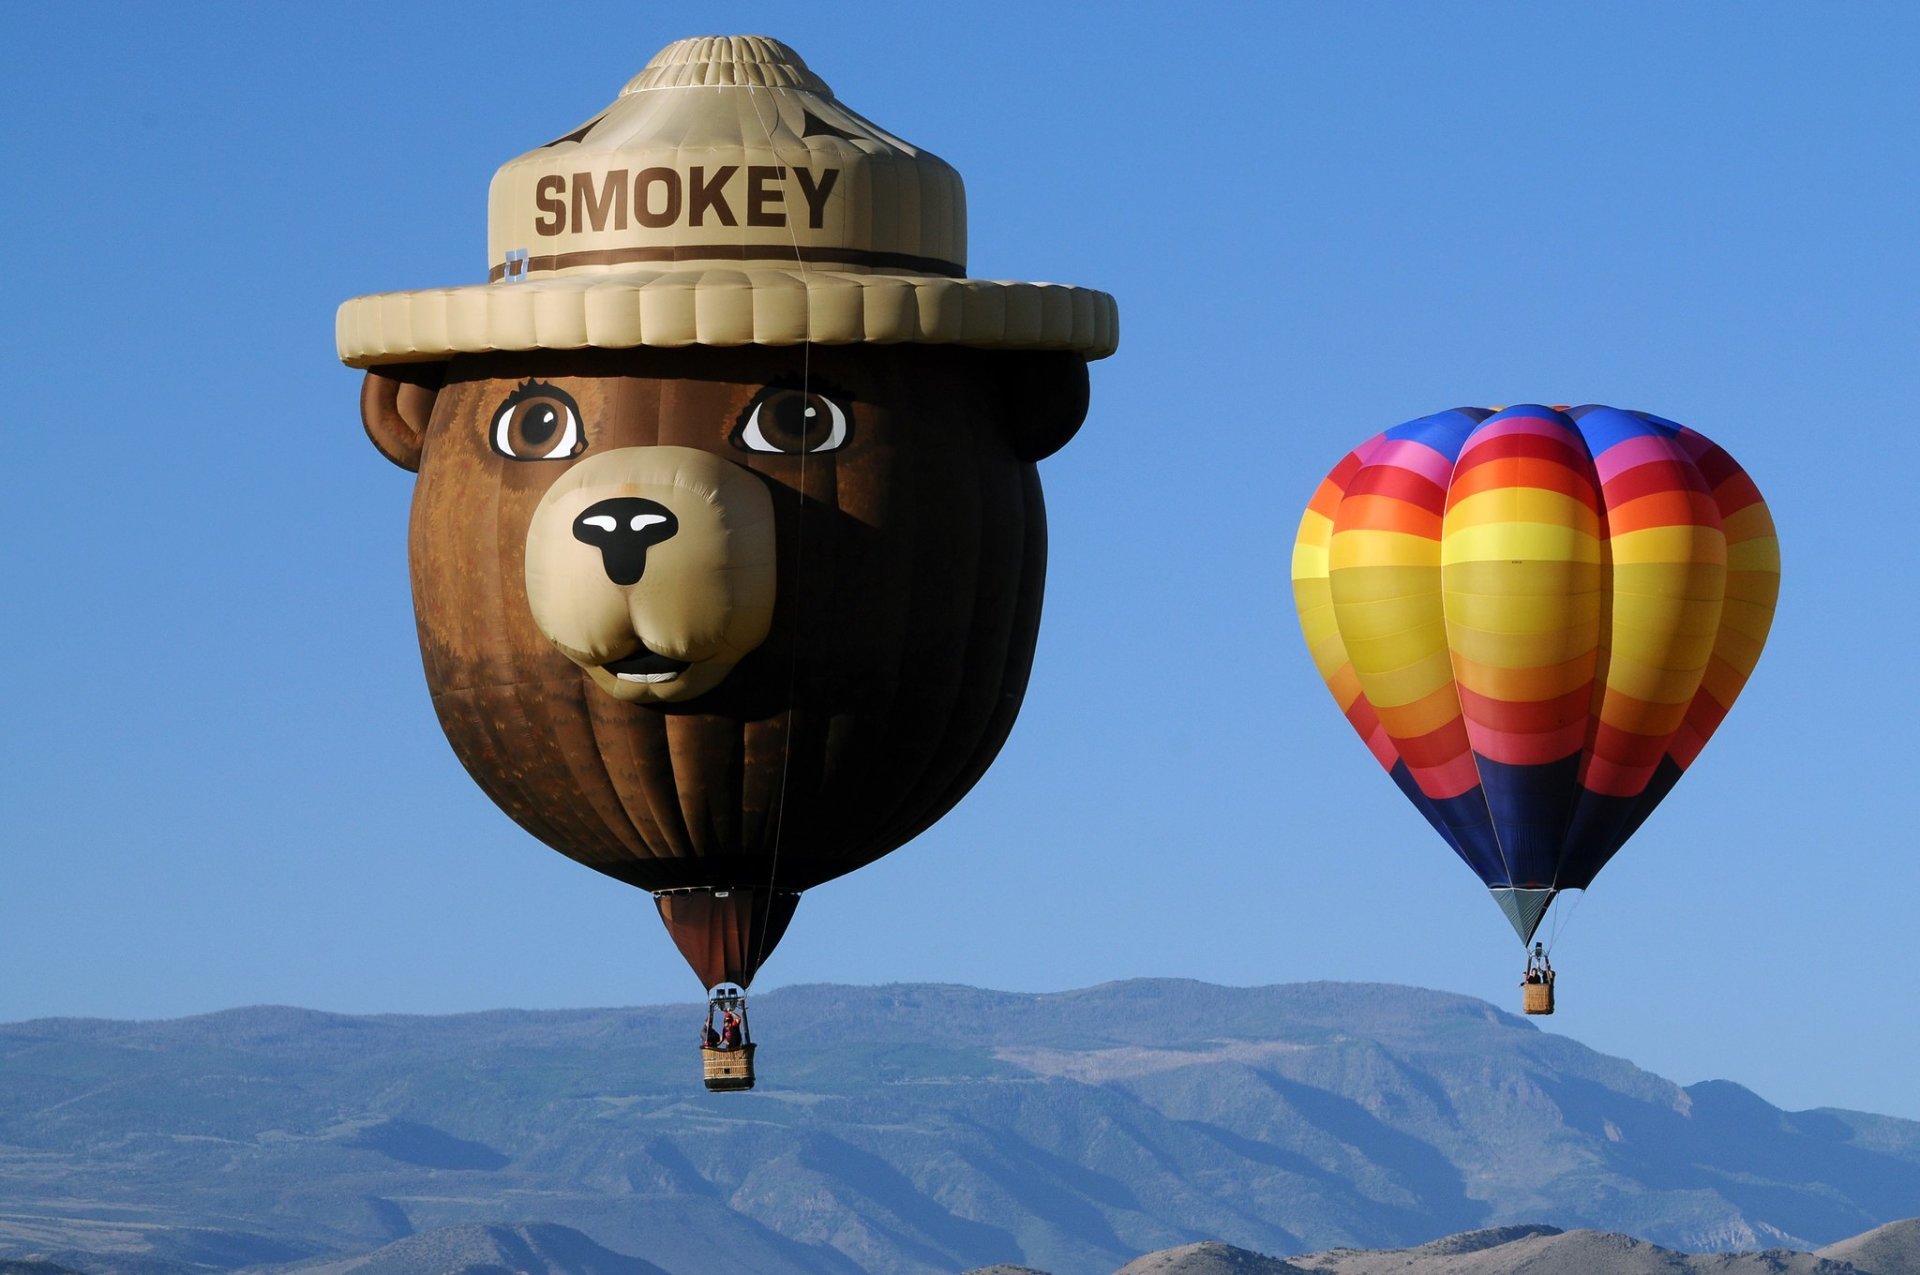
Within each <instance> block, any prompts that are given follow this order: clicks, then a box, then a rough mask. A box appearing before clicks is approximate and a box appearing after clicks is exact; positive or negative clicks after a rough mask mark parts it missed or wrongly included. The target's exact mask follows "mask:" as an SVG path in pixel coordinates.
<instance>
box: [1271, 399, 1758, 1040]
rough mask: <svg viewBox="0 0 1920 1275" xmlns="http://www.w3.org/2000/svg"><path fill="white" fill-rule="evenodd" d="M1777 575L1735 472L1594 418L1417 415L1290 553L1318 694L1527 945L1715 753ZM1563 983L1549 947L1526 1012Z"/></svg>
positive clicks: (1750, 498) (1340, 490) (1513, 413)
mask: <svg viewBox="0 0 1920 1275" xmlns="http://www.w3.org/2000/svg"><path fill="white" fill-rule="evenodd" d="M1779 584H1780V551H1779V542H1778V540H1777V539H1776V538H1775V534H1774V526H1773V520H1772V518H1771V516H1770V515H1769V514H1768V512H1767V507H1766V503H1765V502H1764V501H1763V500H1762V499H1761V498H1760V492H1759V490H1758V489H1757V488H1756V487H1755V486H1754V484H1753V481H1752V480H1751V479H1750V478H1748V477H1747V475H1746V473H1745V471H1743V470H1742V469H1741V468H1740V466H1739V465H1737V464H1736V463H1734V460H1733V458H1732V457H1731V456H1729V455H1728V454H1727V453H1726V452H1725V451H1724V450H1722V449H1721V448H1720V447H1718V446H1716V445H1715V444H1714V443H1713V442H1712V441H1710V440H1709V439H1707V438H1706V437H1704V436H1703V435H1701V434H1699V433H1697V432H1695V431H1694V430H1691V429H1688V428H1687V427H1685V426H1683V425H1678V424H1675V423H1674V422H1672V421H1669V420H1665V419H1662V418H1661V417H1658V416H1653V415H1651V414H1649V413H1646V412H1636V411H1622V410H1619V409H1617V408H1611V407H1602V406H1597V405H1589V406H1585V407H1575V408H1571V409H1564V408H1556V407H1542V406H1537V405H1523V406H1517V407H1508V408H1505V409H1502V410H1497V411H1496V410H1491V409H1485V408H1456V409H1454V410H1452V411H1447V412H1440V413H1437V414H1436V415H1433V416H1424V417H1421V418H1420V419H1418V420H1413V421H1408V422H1407V423H1406V424H1404V425H1397V426H1395V427H1394V428H1392V429H1390V430H1387V431H1386V432H1385V433H1383V434H1380V435H1377V436H1376V437H1374V438H1372V439H1370V440H1368V441H1367V442H1366V443H1364V444H1362V445H1361V446H1360V447H1358V448H1356V449H1355V450H1354V451H1352V452H1350V453H1348V454H1347V456H1346V457H1345V458H1344V459H1343V460H1342V461H1341V462H1340V463H1339V464H1338V465H1337V466H1335V467H1334V470H1333V472H1332V473H1330V474H1329V475H1327V478H1326V480H1325V481H1324V482H1322V483H1321V484H1320V487H1319V490H1318V491H1316V492H1315V493H1314V496H1313V500H1312V503H1311V504H1310V505H1309V506H1308V508H1307V511H1306V514H1305V516H1304V517H1303V518H1302V519H1301V522H1300V531H1299V536H1298V538H1297V539H1296V541H1295V544H1294V554H1293V588H1294V600H1295V604H1296V605H1297V607H1298V608H1299V613H1300V624H1301V627H1302V629H1303V631H1304V633H1305V635H1306V639H1307V644H1308V647H1309V648H1310V650H1311V652H1312V655H1313V660H1314V665H1315V667H1316V669H1317V670H1318V671H1319V673H1320V676H1321V678H1322V679H1323V680H1324V681H1325V682H1326V684H1327V687H1328V689H1329V690H1331V691H1332V692H1333V696H1334V699H1335V701H1336V702H1338V704H1339V705H1340V710H1341V712H1342V713H1344V714H1345V715H1346V718H1347V721H1348V722H1349V723H1350V724H1351V725H1352V726H1353V728H1354V730H1355V731H1357V732H1358V733H1359V735H1360V738H1361V739H1363V740H1364V741H1366V745H1367V747H1368V748H1369V749H1370V750H1371V751H1372V753H1373V755H1374V758H1375V759H1376V760H1377V761H1378V762H1379V763H1380V764H1381V766H1382V767H1384V768H1385V769H1386V770H1387V772H1388V773H1389V774H1390V775H1391V776H1392V777H1393V781H1394V783H1395V784H1397V785H1398V786H1399V788H1400V791H1401V792H1402V793H1404V794H1405V795H1406V797H1407V799H1408V800H1409V801H1411V802H1412V803H1413V805H1414V807H1415V808H1416V809H1418V810H1419V811H1420V813H1421V814H1422V815H1424V816H1426V819H1427V821H1428V822H1429V823H1430V824H1432V825H1433V828H1434V831H1435V832H1437V833H1438V834H1439V835H1440V837H1441V838H1442V839H1443V840H1444V841H1445V842H1446V843H1447V844H1448V845H1449V846H1451V847H1452V848H1453V850H1454V852H1455V853H1456V854H1458V855H1459V856H1460V858H1461V859H1462V860H1464V861H1465V862H1466V864H1467V866H1468V867H1470V868H1472V869H1473V871H1474V872H1475V873H1476V874H1477V875H1478V876H1479V877H1480V879H1481V880H1482V881H1484V882H1485V883H1486V885H1487V888H1488V889H1489V890H1490V891H1492V894H1493V898H1494V901H1495V902H1496V903H1498V904H1499V906H1500V909H1501V911H1502V912H1503V913H1505V914H1506V917H1507V919H1508V920H1509V921H1511V922H1512V924H1513V928H1514V931H1515V933H1517V934H1518V935H1519V936H1520V941H1521V943H1522V945H1525V944H1527V943H1529V942H1533V941H1534V936H1535V933H1536V931H1537V930H1538V929H1539V927H1540V923H1541V920H1542V918H1543V917H1544V916H1545V915H1546V912H1547V909H1548V907H1549V906H1550V905H1551V904H1552V903H1553V901H1554V899H1555V897H1556V896H1557V895H1558V894H1559V893H1560V892H1561V891H1563V890H1584V889H1586V888H1587V887H1588V885H1589V884H1590V883H1591V882H1592V881H1593V878H1594V876H1595V874H1596V873H1598V872H1599V871H1600V869H1601V868H1602V867H1604V866H1605V865H1606V863H1607V860H1609V859H1610V858H1612V857H1613V855H1614V853H1615V852H1616V851H1618V850H1619V849H1620V847H1621V846H1622V845H1623V844H1624V843H1625V842H1626V840H1627V839H1628V838H1629V837H1631V836H1632V835H1633V833H1634V831H1635V830H1636V829H1638V828H1639V827H1640V825H1641V824H1642V823H1643V822H1645V821H1646V818H1647V816H1648V815H1649V814H1651V813H1652V812H1653V809H1654V807H1655V806H1657V805H1658V804H1659V803H1660V801H1661V799H1662V798H1664V797H1665V796H1666V795H1667V793H1668V792H1670V791H1671V790H1672V789H1673V786H1674V784H1675V783H1677V782H1678V781H1679V779H1680V776H1681V775H1682V774H1683V773H1684V772H1685V771H1686V769H1687V768H1688V767H1689V766H1691V765H1692V764H1693V761H1694V759H1695V758H1696V757H1698V756H1699V755H1700V750H1701V749H1702V748H1703V747H1705V745H1706V742H1707V740H1708V739H1709V738H1710V737H1711V736H1712V735H1713V733H1714V731H1715V730H1716V729H1718V728H1719V725H1720V723H1721V721H1722V719H1723V718H1725V716H1726V714H1727V710H1728V709H1729V708H1731V707H1732V705H1733V701H1734V699H1735V697H1737V696H1738V695H1739V693H1740V690H1741V688H1742V687H1743V686H1744V685H1745V684H1746V681H1747V678H1748V676H1749V675H1751V673H1752V672H1753V668H1754V664H1755V662H1756V661H1757V660H1758V659H1759V657H1760V648H1761V646H1762V645H1763V644H1764V643H1765V641H1766V637H1767V630H1768V627H1769V626H1770V625H1771V623H1772V620H1773V610H1774V602H1775V599H1776V597H1777V596H1778V593H1779ZM1552 977H1553V975H1552V972H1551V968H1550V966H1547V965H1546V962H1545V953H1544V951H1543V949H1542V947H1541V945H1540V944H1538V943H1535V944H1534V948H1533V956H1532V957H1531V958H1530V960H1529V979H1530V981H1529V983H1528V985H1527V997H1526V1000H1527V1009H1528V1012H1532V1013H1551V1012H1552V1005H1553V996H1552V988H1553V983H1552Z"/></svg>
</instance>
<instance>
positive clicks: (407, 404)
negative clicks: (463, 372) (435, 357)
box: [360, 363, 447, 473]
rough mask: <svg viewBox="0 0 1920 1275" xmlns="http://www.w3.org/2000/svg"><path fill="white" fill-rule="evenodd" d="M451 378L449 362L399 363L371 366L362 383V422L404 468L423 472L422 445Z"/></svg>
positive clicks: (383, 450) (377, 443)
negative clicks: (435, 404) (436, 400)
mask: <svg viewBox="0 0 1920 1275" xmlns="http://www.w3.org/2000/svg"><path fill="white" fill-rule="evenodd" d="M446 379H447V365H446V364H445V363H396V364H393V365H391V366H388V367H375V368H368V369H367V379H366V380H365V381H364V382H362V383H361V386H360V423H361V424H362V425H365V426H366V427H367V437H368V438H370V439H372V440H373V445H374V446H375V447H378V448H379V449H380V454H381V455H382V456H385V457H386V458H387V459H388V460H390V461H392V462H393V463H394V464H396V465H398V466H400V468H402V469H411V470H413V471H414V472H415V473H418V472H419V471H420V448H421V445H422V444H423V443H425V442H426V438H427V422H428V421H429V420H431V419H432V418H433V400H434V398H435V397H437V396H438V395H439V393H440V386H441V384H442V383H443V382H444V381H445V380H446Z"/></svg>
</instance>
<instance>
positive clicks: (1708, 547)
mask: <svg viewBox="0 0 1920 1275" xmlns="http://www.w3.org/2000/svg"><path fill="white" fill-rule="evenodd" d="M1607 551H1608V553H1610V554H1611V555H1612V557H1613V561H1614V565H1615V566H1620V565H1623V564H1630V563H1639V562H1700V563H1711V564H1715V565H1725V563H1726V561H1727V538H1726V537H1725V536H1723V535H1721V534H1720V532H1719V530H1718V529H1717V528H1714V527H1648V528H1646V529H1645V530H1644V531H1627V532H1622V533H1621V534H1620V535H1617V536H1613V537H1610V538H1609V539H1608V540H1607Z"/></svg>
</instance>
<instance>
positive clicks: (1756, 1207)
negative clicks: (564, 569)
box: [0, 981, 1920, 1275]
mask: <svg viewBox="0 0 1920 1275" xmlns="http://www.w3.org/2000/svg"><path fill="white" fill-rule="evenodd" d="M754 1008H755V1012H754V1025H755V1029H756V1034H757V1036H758V1037H759V1039H760V1040H761V1041H762V1052H761V1059H760V1061H761V1070H762V1074H763V1083H762V1088H760V1089H759V1090H756V1091H755V1092H753V1093H752V1094H748V1095H707V1094H705V1093H703V1092H701V1091H700V1090H699V1088H698V1083H697V1080H696V1077H695V1071H696V1066H695V1062H694V1059H693V1057H692V1053H691V1048H690V1046H691V1043H692V1039H693V1033H694V1029H695V1027H696V1025H697V1022H698V1018H697V1014H696V1012H695V1011H694V1010H693V1009H692V1008H691V1007H686V1006H681V1007H664V1008H662V1007H655V1008H646V1009H634V1010H581V1011H552V1012H540V1011H497V1012H490V1013H483V1014H466V1015H458V1016H449V1017H409V1016H373V1017H355V1016H345V1015H329V1014H320V1013H315V1012H311V1011H303V1010H289V1009H279V1008H259V1009H247V1010H235V1011H229V1012H227V1013H223V1014H213V1015H206V1016H203V1017H199V1018H193V1019H184V1020H178V1021H175V1022H163V1023H116V1022H105V1021H100V1020H43V1021H38V1022H32V1023H22V1024H15V1025H11V1026H5V1027H0V1251H8V1252H14V1253H22V1254H24V1253H39V1254H47V1255H52V1254H54V1253H56V1252H58V1251H60V1250H74V1251H78V1252H83V1253H94V1254H101V1253H109V1254H112V1253H119V1254H124V1255H125V1256H126V1257H129V1258H131V1257H134V1256H136V1255H144V1256H145V1257H147V1258H148V1259H149V1260H155V1259H157V1260H159V1261H162V1262H169V1263H174V1262H177V1263H182V1264H184V1265H186V1266H189V1267H200V1268H213V1269H236V1268H241V1267H248V1266H259V1265H263V1264H270V1263H288V1262H301V1261H305V1260H318V1259H323V1258H331V1257H334V1256H341V1255H352V1254H361V1253H365V1252H367V1251H368V1250H371V1249H373V1248H376V1247H378V1246H380V1245H382V1244H385V1243H387V1242H390V1241H393V1240H399V1239H404V1238H406V1237H407V1236H408V1235H410V1234H412V1233H414V1232H416V1231H419V1232H425V1231H432V1230H436V1229H438V1228H442V1227H448V1226H476V1225H500V1224H520V1223H526V1224H532V1223H553V1224H558V1225H560V1226H563V1227H572V1228H576V1229H577V1230H579V1231H581V1232H583V1233H584V1234H585V1235H586V1236H589V1237H591V1240H592V1241H593V1242H595V1243H597V1244H599V1245H602V1246H604V1247H605V1248H606V1249H607V1250H611V1251H612V1252H613V1253H615V1254H627V1253H631V1254H636V1255H638V1256H639V1257H640V1258H642V1259H644V1260H646V1261H650V1262H653V1263H655V1264H657V1265H658V1266H660V1267H663V1268H665V1269H666V1270H668V1271H670V1272H674V1275H682V1273H683V1272H686V1273H688V1275H690V1273H691V1272H693V1271H697V1270H706V1269H709V1268H710V1267H711V1265H712V1261H713V1257H714V1254H715V1250H714V1245H715V1239H716V1237H717V1236H725V1237H726V1240H727V1243H728V1246H729V1247H728V1251H727V1256H728V1258H729V1260H730V1261H731V1262H732V1264H733V1266H734V1268H735V1269H742V1270H752V1271H755V1272H764V1273H766V1275H785V1273H786V1272H795V1273H798V1272H834V1273H836V1275H837V1273H843V1272H845V1273H851V1272H854V1271H866V1270H871V1271H876V1272H882V1271H884V1272H895V1271H897V1272H923V1271H924V1272H933V1271H941V1272H952V1271H956V1270H960V1269H964V1268H967V1267H982V1266H991V1265H993V1264H995V1263H1001V1264H1006V1265H1025V1266H1029V1267H1034V1268H1038V1269H1042V1270H1050V1271H1053V1272H1055V1275H1106V1273H1107V1272H1111V1271H1113V1270H1115V1269H1116V1268H1117V1267H1119V1266H1120V1265H1122V1264H1123V1263H1125V1262H1126V1261H1128V1260H1129V1259H1130V1258H1132V1257H1134V1256H1136V1255H1138V1254H1141V1253H1144V1252H1151V1251H1154V1250H1161V1249H1168V1248H1174V1247H1177V1246H1180V1245H1183V1244H1191V1243H1193V1242H1195V1241H1199V1240H1222V1241H1225V1242H1227V1243H1229V1244H1232V1245H1237V1246H1240V1247H1242V1248H1245V1249H1248V1250H1253V1251H1257V1252H1261V1253H1281V1254H1297V1253H1301V1252H1304V1251H1308V1250H1327V1249H1331V1248H1334V1247H1337V1246H1354V1247H1361V1246H1374V1247H1392V1246H1406V1245H1414V1244H1419V1243H1421V1242H1423V1241H1426V1240H1430V1239H1433V1238H1434V1237H1436V1236H1441V1235H1446V1234H1450V1233H1453V1232H1460V1231H1469V1230H1473V1229H1475V1228H1481V1227H1487V1226H1495V1225H1500V1224H1503V1223H1518V1222H1547V1223H1552V1224H1553V1225H1555V1226H1560V1227H1566V1228H1569V1229H1574V1228H1582V1227H1587V1228H1595V1229H1600V1230H1613V1231H1622V1232H1628V1233H1632V1234H1636V1235H1640V1236H1642V1237H1645V1238H1648V1239H1652V1240H1656V1241H1659V1242H1661V1243H1663V1244H1666V1245H1668V1246H1670V1247H1673V1248H1677V1249H1690V1250H1695V1251H1698V1250H1702V1249H1732V1248H1765V1247H1774V1246H1778V1247H1798V1248H1811V1247H1813V1246H1814V1245H1816V1244H1819V1243H1825V1242H1832V1241H1837V1240H1841V1239H1842V1238H1844V1237H1848V1236H1854V1235H1857V1234H1858V1233H1860V1232H1863V1231H1866V1230H1868V1229H1869V1228H1872V1227H1874V1226H1876V1225H1878V1224H1880V1223H1884V1222H1887V1221H1890V1220H1893V1219H1895V1218H1900V1217H1905V1216H1908V1215H1910V1214H1912V1213H1914V1212H1916V1211H1920V1124H1914V1123H1912V1122H1907V1121H1900V1120H1894V1119H1891V1118H1888V1117H1879V1116H1871V1115H1864V1114H1860V1113H1851V1112H1837V1111H1817V1112H1799V1113H1787V1112H1782V1111H1779V1110H1778V1109H1776V1108H1773V1107H1771V1106H1769V1105H1767V1104H1766V1103H1764V1102H1762V1101H1761V1100H1760V1099H1759V1098H1757V1097H1756V1096H1754V1095H1752V1094H1751V1093H1748V1092H1747V1091H1746V1090H1744V1089H1741V1088H1740V1087H1739V1086H1737V1085H1732V1084H1728V1083H1726V1082H1710V1083H1708V1084H1703V1085H1695V1086H1692V1087H1690V1088H1686V1089H1683V1088H1681V1087H1679V1086H1677V1085H1674V1084H1672V1083H1670V1082H1668V1081H1665V1080H1663V1079H1661V1078H1659V1077H1657V1076H1653V1075H1650V1074H1649V1073H1646V1072H1643V1071H1641V1070H1639V1069H1638V1068H1635V1067H1634V1066H1632V1065H1631V1064H1630V1063H1627V1062H1625V1061H1623V1060H1620V1059H1615V1058H1608V1057H1605V1056H1603V1055H1600V1054H1596V1053H1594V1052H1593V1051H1591V1050H1588V1049H1586V1048H1585V1047H1583V1046H1581V1045H1579V1044H1578V1043H1576V1042H1574V1041H1571V1040H1568V1039H1566V1038H1564V1037H1560V1036H1555V1035H1552V1034H1550V1033H1544V1032H1541V1031H1539V1030H1536V1029H1535V1027H1534V1026H1533V1025H1532V1024H1530V1023H1528V1022H1526V1021H1525V1020H1523V1019H1520V1018H1518V1017H1515V1016H1512V1015H1508V1014H1504V1013H1502V1012H1500V1011H1498V1010H1496V1009H1495V1008H1493V1007H1492V1006H1490V1005H1487V1004H1485V1003H1484V1002H1481V1001H1477V1000H1473V999H1471V998H1466V997H1459V996H1450V995H1445V994H1441V993H1433V992H1423V991H1418V990H1415V989H1409V988H1395V987H1380V986H1367V985H1351V984H1307V985H1294V986H1284V987H1270V988H1257V989H1226V988H1218V987H1212V986H1209V985H1205V984H1199V983H1183V982H1161V981H1152V982H1135V983H1124V984H1112V985H1108V986H1105V987H1098V988H1091V989H1086V990H1084V991H1077V992H1068V993H1060V994H1054V995H1046V996H1038V995H1024V994H1016V993H1004V992H990V991H980V990H977V989H971V988H962V987H946V986H936V987H928V986H897V987H881V988H849V987H797V988H789V989H784V990H782V991H779V992H775V993H769V994H766V995H763V996H760V997H757V998H756V999H755V1006H754ZM1290 1260H1295V1261H1297V1260H1298V1259H1290Z"/></svg>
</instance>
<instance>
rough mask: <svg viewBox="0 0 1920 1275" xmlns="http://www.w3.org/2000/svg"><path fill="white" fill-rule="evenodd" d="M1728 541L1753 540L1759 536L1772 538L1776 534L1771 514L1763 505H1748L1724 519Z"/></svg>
mask: <svg viewBox="0 0 1920 1275" xmlns="http://www.w3.org/2000/svg"><path fill="white" fill-rule="evenodd" d="M1726 527H1727V539H1728V541H1730V542H1732V541H1739V540H1754V539H1759V538H1761V537H1765V538H1766V539H1769V540H1771V539H1773V537H1774V536H1775V535H1776V534H1777V533H1776V532H1775V531H1774V527H1773V515H1772V514H1770V513H1768V512H1767V507H1766V506H1765V505H1748V506H1747V507H1746V508H1745V509H1742V510H1739V511H1738V512H1736V513H1735V514H1734V515H1733V516H1732V517H1731V518H1728V519H1727V521H1726Z"/></svg>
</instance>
